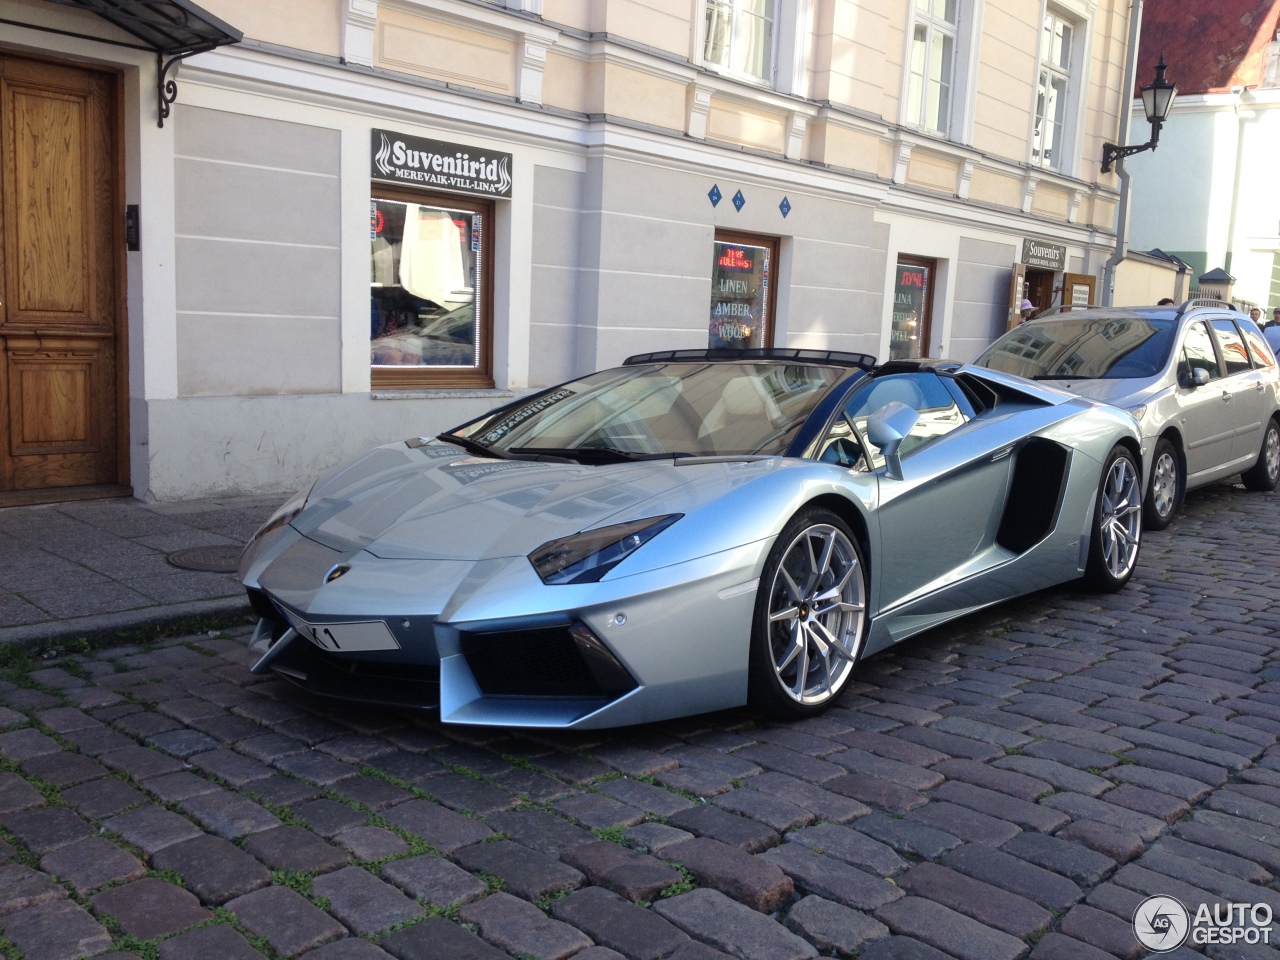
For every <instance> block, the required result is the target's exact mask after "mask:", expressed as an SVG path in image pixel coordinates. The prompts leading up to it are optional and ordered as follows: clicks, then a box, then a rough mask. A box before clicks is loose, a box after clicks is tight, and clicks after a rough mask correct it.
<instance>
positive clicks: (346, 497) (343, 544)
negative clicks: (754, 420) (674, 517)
mask: <svg viewBox="0 0 1280 960" xmlns="http://www.w3.org/2000/svg"><path fill="white" fill-rule="evenodd" d="M726 467H727V464H726V463H724V462H708V463H701V464H689V465H685V466H681V467H675V466H674V465H673V463H672V461H669V460H657V461H646V462H641V463H622V464H608V465H603V466H596V465H592V466H584V465H580V464H575V463H541V462H533V461H527V460H493V459H488V458H481V457H472V456H468V455H467V453H466V452H465V451H463V450H461V449H459V448H458V447H455V446H453V445H451V444H445V443H428V444H426V445H424V446H420V447H417V448H416V449H415V448H410V447H408V446H406V445H405V444H392V445H388V446H385V447H380V448H378V449H377V450H374V451H373V452H372V453H370V454H369V455H367V456H365V457H363V458H362V459H360V460H358V461H356V462H355V463H353V464H351V465H350V466H348V467H345V468H343V469H342V470H340V471H338V472H337V473H335V474H333V475H331V476H330V477H326V478H324V479H322V480H321V481H320V482H319V483H317V484H316V487H315V489H314V490H313V491H312V492H311V496H310V498H309V499H308V501H307V506H306V508H305V509H304V510H303V511H302V512H301V513H300V514H299V515H298V516H297V517H296V518H295V519H294V520H293V523H292V526H293V527H294V528H295V529H296V530H297V531H298V532H299V533H301V534H302V535H303V536H305V537H307V538H309V539H311V540H314V541H316V542H318V543H321V544H324V545H325V546H327V547H331V548H333V549H335V550H341V551H344V552H350V551H354V550H367V551H368V552H369V553H372V554H373V555H374V556H378V557H382V558H384V559H403V560H473V561H474V560H488V559H494V558H498V557H515V556H525V555H527V554H528V553H530V552H531V551H532V550H534V549H535V548H537V547H539V546H541V545H542V544H544V543H546V542H547V541H548V540H554V539H556V538H558V537H565V536H569V535H570V534H573V533H577V532H578V531H580V530H585V529H588V528H591V527H595V526H599V525H601V524H602V523H603V522H604V521H605V520H607V519H608V518H609V517H611V516H613V515H615V514H619V513H622V512H625V511H628V510H631V509H632V508H635V507H636V506H637V505H638V504H640V503H642V502H643V501H645V500H648V499H650V498H651V497H654V496H657V495H658V494H661V493H665V492H667V491H669V490H672V489H673V488H675V487H678V486H681V485H683V484H686V483H689V482H691V481H693V480H695V479H698V478H699V477H702V476H705V475H707V474H709V473H720V472H723V471H724V470H725V469H726ZM658 512H659V513H661V512H663V511H661V510H659V511H658ZM667 512H670V511H667Z"/></svg>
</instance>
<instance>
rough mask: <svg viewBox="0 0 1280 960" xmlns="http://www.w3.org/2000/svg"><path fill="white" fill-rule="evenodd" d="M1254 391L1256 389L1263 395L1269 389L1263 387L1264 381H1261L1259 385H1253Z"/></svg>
mask: <svg viewBox="0 0 1280 960" xmlns="http://www.w3.org/2000/svg"><path fill="white" fill-rule="evenodd" d="M1253 389H1255V390H1257V391H1258V392H1259V393H1261V392H1262V391H1263V390H1265V389H1267V388H1266V387H1265V386H1264V385H1263V383H1262V381H1261V380H1259V381H1258V382H1257V383H1255V384H1254V385H1253Z"/></svg>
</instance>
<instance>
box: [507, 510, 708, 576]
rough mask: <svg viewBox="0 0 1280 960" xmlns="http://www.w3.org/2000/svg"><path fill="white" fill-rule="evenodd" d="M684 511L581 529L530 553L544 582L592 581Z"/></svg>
mask: <svg viewBox="0 0 1280 960" xmlns="http://www.w3.org/2000/svg"><path fill="white" fill-rule="evenodd" d="M682 516H684V514H682V513H672V514H668V515H667V516H665V517H649V518H647V519H645V520H631V521H628V522H627V523H615V524H613V525H611V526H608V527H599V528H597V529H595V530H584V531H583V532H582V533H575V534H574V535H573V536H571V537H562V538H561V539H559V540H552V541H550V542H549V543H544V544H543V545H542V546H540V547H539V548H538V549H537V550H535V551H533V553H531V554H529V562H530V563H532V564H533V569H534V570H536V571H538V576H540V577H541V578H542V582H543V583H549V584H561V583H594V582H595V581H597V580H599V579H600V578H601V577H603V576H604V575H605V574H606V573H608V572H609V571H610V570H612V569H613V568H614V567H616V566H617V565H618V564H620V563H621V562H622V561H623V560H625V559H626V558H627V557H629V556H631V554H633V553H635V552H636V551H637V550H639V549H640V548H641V547H642V546H644V545H645V544H646V543H648V542H649V541H650V540H652V539H653V538H654V537H656V536H657V535H658V534H660V533H661V532H662V531H663V530H665V529H667V527H669V526H671V524H673V523H675V522H676V521H677V520H679V519H680V518H681V517H682Z"/></svg>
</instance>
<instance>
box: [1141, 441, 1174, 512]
mask: <svg viewBox="0 0 1280 960" xmlns="http://www.w3.org/2000/svg"><path fill="white" fill-rule="evenodd" d="M1181 497H1182V464H1181V462H1180V461H1179V460H1178V451H1177V450H1176V449H1174V446H1173V444H1172V443H1170V442H1169V441H1168V440H1166V439H1164V438H1163V437H1161V438H1160V439H1159V440H1158V441H1157V442H1156V449H1155V452H1154V454H1153V455H1152V459H1151V486H1150V487H1148V488H1147V499H1146V500H1145V501H1144V502H1143V516H1142V519H1143V521H1144V523H1145V524H1146V527H1147V529H1148V530H1163V529H1164V528H1165V527H1167V526H1168V525H1169V523H1170V521H1172V520H1173V514H1174V511H1175V510H1177V508H1178V501H1179V500H1180V499H1181Z"/></svg>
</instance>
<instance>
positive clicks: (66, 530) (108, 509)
mask: <svg viewBox="0 0 1280 960" xmlns="http://www.w3.org/2000/svg"><path fill="white" fill-rule="evenodd" d="M283 500H284V497H283V496H281V497H268V498H262V497H257V498H245V497H239V498H223V499H215V500H198V501H187V502H183V503H153V504H148V503H143V502H142V501H140V500H134V499H118V500H84V501H79V502H75V503H60V504H42V505H40V506H32V507H10V508H8V509H3V510H0V643H5V642H14V641H32V640H51V639H60V638H72V637H79V636H89V635H92V634H101V633H104V632H113V631H116V630H121V629H128V628H130V627H140V626H144V625H150V624H155V623H161V622H166V621H176V620H181V619H184V618H190V617H197V616H219V617H227V616H233V615H234V614H235V613H237V612H239V611H244V612H245V613H246V614H247V613H248V609H249V607H248V603H247V602H246V600H245V594H244V590H243V588H241V586H240V585H239V583H238V582H237V580H236V577H235V575H234V574H233V573H205V572H197V571H191V570H184V569H180V568H179V567H177V566H174V565H173V564H172V563H171V562H169V560H168V559H167V558H168V557H169V556H170V555H171V554H173V553H175V552H176V551H180V550H184V549H187V548H191V547H229V548H233V549H234V548H235V547H237V546H239V545H242V544H244V542H245V541H246V540H248V538H249V537H251V536H252V535H253V533H254V531H255V530H257V528H258V527H259V526H260V525H261V524H262V523H263V521H265V520H266V519H267V517H268V516H270V514H271V512H272V511H273V510H274V509H275V508H276V507H277V506H279V505H280V503H281V502H283Z"/></svg>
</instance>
